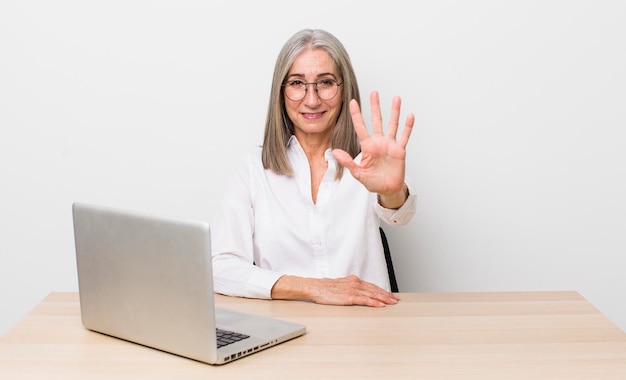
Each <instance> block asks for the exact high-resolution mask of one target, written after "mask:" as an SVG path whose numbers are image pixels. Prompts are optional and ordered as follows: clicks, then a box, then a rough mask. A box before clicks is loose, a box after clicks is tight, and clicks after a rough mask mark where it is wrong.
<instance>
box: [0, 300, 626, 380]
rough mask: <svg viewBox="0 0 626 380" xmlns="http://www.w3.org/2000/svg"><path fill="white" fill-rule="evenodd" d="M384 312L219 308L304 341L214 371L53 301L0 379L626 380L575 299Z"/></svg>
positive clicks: (13, 337)
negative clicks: (289, 324)
mask: <svg viewBox="0 0 626 380" xmlns="http://www.w3.org/2000/svg"><path fill="white" fill-rule="evenodd" d="M401 297H402V301H401V302H400V303H399V304H397V305H395V306H389V307H386V308H382V309H373V308H366V307H340V306H322V305H315V304H310V303H305V302H289V301H263V300H248V299H238V298H230V297H223V296H217V298H216V302H217V303H218V304H220V305H221V306H223V307H228V308H231V309H234V310H239V311H246V312H254V313H258V314H264V315H269V316H273V317H277V318H284V319H288V320H292V321H296V322H299V323H302V324H305V325H306V326H307V329H308V332H307V334H306V335H305V336H302V337H300V338H297V339H295V340H292V341H289V342H286V343H283V344H281V345H279V346H276V347H272V348H270V349H268V350H265V351H262V352H259V353H257V354H254V355H252V356H249V357H246V358H243V359H240V360H237V361H234V362H232V363H229V364H226V365H223V366H211V365H207V364H203V363H199V362H195V361H193V360H189V359H185V358H181V357H178V356H175V355H171V354H167V353H164V352H160V351H157V350H153V349H150V348H146V347H142V346H139V345H135V344H132V343H127V342H124V341H121V340H117V339H115V338H110V337H107V336H104V335H100V334H97V333H93V332H90V331H87V330H85V329H84V328H83V327H82V325H81V321H80V310H79V302H78V295H77V293H52V294H50V295H49V296H48V297H47V298H46V299H44V300H43V302H41V304H39V305H38V306H37V307H35V308H34V309H33V310H32V311H31V312H30V313H29V314H28V315H27V316H26V317H24V319H22V320H21V321H20V322H19V323H18V324H17V325H16V326H15V327H13V328H12V329H11V330H9V331H8V332H7V333H6V334H5V335H4V336H2V337H1V338H0V379H7V380H9V379H10V380H16V379H64V380H67V379H81V380H82V379H107V380H108V379H143V378H146V379H175V380H178V379H181V380H182V379H218V378H219V379H231V378H246V379H348V378H358V379H363V378H372V379H397V378H411V379H481V380H484V379H532V380H535V379H551V380H554V379H568V380H572V379H603V380H606V379H620V380H624V379H626V334H625V333H624V332H623V331H621V330H620V329H619V328H618V327H616V326H615V325H614V324H612V323H611V322H610V321H609V320H608V319H607V318H605V317H604V316H603V315H602V314H601V313H600V312H599V311H598V310H596V309H595V308H594V307H593V306H592V305H591V304H589V302H587V301H586V300H585V299H584V298H583V297H581V296H580V295H579V294H578V293H576V292H523V293H440V294H423V293H401Z"/></svg>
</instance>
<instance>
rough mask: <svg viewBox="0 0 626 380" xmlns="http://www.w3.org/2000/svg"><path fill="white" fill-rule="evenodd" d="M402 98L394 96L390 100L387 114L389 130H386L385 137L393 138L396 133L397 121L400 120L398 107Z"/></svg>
mask: <svg viewBox="0 0 626 380" xmlns="http://www.w3.org/2000/svg"><path fill="white" fill-rule="evenodd" d="M401 104H402V100H401V99H400V97H399V96H396V97H394V98H393V100H392V101H391V114H390V115H389V130H388V131H387V137H389V138H391V139H393V140H395V139H396V134H397V133H398V123H399V121H400V108H401Z"/></svg>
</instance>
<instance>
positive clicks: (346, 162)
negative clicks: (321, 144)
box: [332, 149, 358, 172]
mask: <svg viewBox="0 0 626 380" xmlns="http://www.w3.org/2000/svg"><path fill="white" fill-rule="evenodd" d="M332 154H333V157H335V160H337V162H339V163H340V164H341V165H343V166H344V167H346V168H347V169H348V170H350V172H352V170H353V169H355V168H356V167H357V166H358V165H357V163H356V162H354V160H353V159H352V156H350V154H348V152H346V151H345V150H341V149H333V151H332Z"/></svg>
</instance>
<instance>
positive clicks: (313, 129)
mask: <svg viewBox="0 0 626 380" xmlns="http://www.w3.org/2000/svg"><path fill="white" fill-rule="evenodd" d="M294 81H296V82H294ZM300 81H301V82H305V83H314V82H315V83H318V82H320V81H324V83H334V82H337V83H341V81H342V78H339V74H338V73H337V71H336V69H335V64H334V62H333V60H332V58H331V57H330V55H329V54H328V53H327V52H326V51H324V50H322V49H315V50H306V51H304V52H302V53H301V54H300V55H299V56H298V58H296V60H295V61H294V63H293V65H292V66H291V69H290V70H289V73H288V74H287V78H286V79H285V83H300ZM334 88H336V90H337V95H335V96H334V97H333V98H332V99H330V100H323V99H321V98H320V97H319V96H318V92H317V91H316V90H315V85H307V86H306V94H305V95H304V97H303V98H302V99H300V100H296V101H294V100H291V99H290V98H289V97H288V96H286V95H284V96H285V108H286V110H287V115H288V116H289V119H291V121H292V122H293V125H294V132H295V135H296V137H297V138H298V140H299V141H301V142H303V141H304V140H305V139H307V138H315V139H319V138H322V139H328V143H330V135H331V132H332V129H333V128H334V126H335V124H336V122H337V118H338V117H339V112H340V111H341V102H342V99H343V97H342V87H341V86H335V87H334ZM285 90H287V89H286V88H285ZM285 93H286V91H285Z"/></svg>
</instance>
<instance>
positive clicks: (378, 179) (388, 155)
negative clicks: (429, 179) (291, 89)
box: [333, 91, 415, 201]
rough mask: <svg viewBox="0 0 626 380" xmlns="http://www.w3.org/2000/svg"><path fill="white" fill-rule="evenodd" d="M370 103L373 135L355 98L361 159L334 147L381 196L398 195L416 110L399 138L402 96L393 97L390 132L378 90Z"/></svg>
mask: <svg viewBox="0 0 626 380" xmlns="http://www.w3.org/2000/svg"><path fill="white" fill-rule="evenodd" d="M370 104H371V110H372V130H373V133H372V135H370V134H369V133H368V131H367V127H366V125H365V122H364V120H363V116H362V115H361V110H360V107H359V104H358V103H357V101H356V100H354V99H353V100H352V101H351V102H350V114H351V115H352V122H353V124H354V130H355V131H356V134H357V136H358V137H359V140H360V141H361V153H362V156H361V161H360V162H359V163H356V162H355V161H354V160H353V159H352V157H350V155H349V154H348V153H347V152H345V151H343V150H341V149H334V150H333V156H334V157H335V159H336V160H337V161H338V162H339V163H340V164H342V165H343V166H344V167H346V168H347V169H348V170H349V171H350V173H351V174H352V176H353V177H354V178H356V179H357V180H358V181H359V182H361V183H362V184H363V186H365V187H366V188H367V189H368V190H369V191H371V192H374V193H378V194H380V195H381V197H385V196H387V197H393V196H397V195H398V194H400V193H402V192H403V191H404V189H403V187H404V172H405V166H406V165H405V160H406V145H407V143H408V141H409V137H410V136H411V131H412V130H413V124H414V123H415V116H414V115H413V114H412V113H409V114H408V116H407V117H406V121H405V123H404V128H403V129H402V133H401V134H400V136H399V138H396V137H397V136H396V135H397V133H398V122H399V119H400V105H401V100H400V97H394V98H393V101H392V104H391V114H390V120H389V127H388V130H387V133H386V134H385V133H384V132H383V119H382V115H381V112H380V99H379V97H378V92H376V91H374V92H372V93H371V95H370ZM402 201H404V199H403V200H402Z"/></svg>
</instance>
